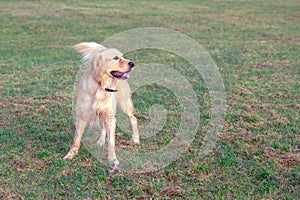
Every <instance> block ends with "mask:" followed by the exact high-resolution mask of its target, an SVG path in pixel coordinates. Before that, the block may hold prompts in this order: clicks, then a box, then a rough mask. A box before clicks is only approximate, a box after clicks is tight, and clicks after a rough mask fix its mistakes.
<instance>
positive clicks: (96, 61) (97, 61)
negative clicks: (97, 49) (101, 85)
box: [90, 53, 105, 81]
mask: <svg viewBox="0 0 300 200" xmlns="http://www.w3.org/2000/svg"><path fill="white" fill-rule="evenodd" d="M90 65H91V68H92V71H93V72H92V73H93V76H94V77H95V78H96V79H97V80H99V81H100V80H101V79H102V77H103V74H104V70H105V69H104V67H103V65H104V61H103V58H102V56H101V54H98V53H97V54H95V55H94V56H93V58H92V60H91V62H90Z"/></svg>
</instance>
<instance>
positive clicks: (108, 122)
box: [104, 114, 118, 162]
mask: <svg viewBox="0 0 300 200" xmlns="http://www.w3.org/2000/svg"><path fill="white" fill-rule="evenodd" d="M104 124H105V130H106V131H107V136H108V161H109V162H116V161H118V160H117V156H116V150H115V131H116V119H115V116H114V115H113V114H109V115H108V117H107V118H106V119H105V123H104Z"/></svg>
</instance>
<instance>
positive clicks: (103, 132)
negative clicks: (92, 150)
mask: <svg viewBox="0 0 300 200" xmlns="http://www.w3.org/2000/svg"><path fill="white" fill-rule="evenodd" d="M105 128H106V127H105V123H104V121H103V119H102V120H101V134H100V137H99V139H98V141H97V144H99V145H100V146H102V145H104V144H105V139H106V129H105Z"/></svg>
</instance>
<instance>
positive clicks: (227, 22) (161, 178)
mask: <svg viewBox="0 0 300 200" xmlns="http://www.w3.org/2000/svg"><path fill="white" fill-rule="evenodd" d="M0 10H1V11H0V73H1V76H0V144H1V147H0V163H1V164H0V173H1V177H0V198H1V199H89V198H91V199H150V198H152V199H173V198H177V199H180V198H182V199H199V198H200V199H202V198H203V199H263V198H265V199H299V198H300V192H299V191H300V172H299V171H300V170H299V169H300V161H299V157H300V125H299V124H300V119H299V116H300V93H299V91H300V53H299V52H300V1H299V0H286V1H279V0H268V1H256V0H255V1H246V0H240V1H239V0H228V1H218V0H210V1H208V0H204V1H196V0H190V1H187V0H186V1H171V0H169V1H168V0H164V1H156V0H154V1H128V2H126V1H120V0H116V1H79V0H74V1H64V2H63V1H14V0H12V1H4V0H1V1H0ZM140 27H165V28H169V29H174V30H177V31H179V32H181V33H185V34H187V35H188V36H190V37H191V38H193V39H195V40H196V41H197V42H199V43H200V44H201V45H203V47H204V48H205V49H206V50H207V51H208V53H209V54H210V55H211V56H212V58H213V59H214V61H215V63H216V65H217V66H218V68H219V71H220V73H221V75H222V77H223V81H224V85H225V89H226V95H227V103H226V104H227V114H226V117H225V124H224V128H223V130H222V132H221V133H220V134H219V136H218V141H217V144H216V147H215V148H214V149H213V151H211V152H210V154H208V155H207V156H206V157H204V158H201V159H200V158H199V157H198V152H199V150H201V146H202V145H203V134H204V132H205V130H206V128H207V126H208V125H209V119H210V113H209V112H210V105H211V103H210V98H209V95H208V91H207V89H206V86H205V83H204V82H203V80H202V79H201V77H199V76H195V75H194V74H195V73H191V71H190V70H191V69H189V68H188V65H187V64H186V63H185V62H184V60H182V59H180V58H178V57H176V56H175V57H174V56H172V55H170V54H168V53H166V52H161V51H158V50H149V51H140V52H139V51H137V52H131V53H130V54H129V56H130V57H131V58H133V59H134V60H135V62H136V65H137V67H138V65H139V63H143V62H152V61H155V62H157V63H162V64H166V65H169V66H171V67H172V68H174V69H176V70H177V71H179V72H180V73H181V74H183V75H184V76H185V77H186V79H187V80H189V81H190V84H192V86H193V88H194V90H195V92H196V94H197V98H198V102H199V107H200V111H199V112H200V114H201V117H200V122H199V125H200V126H199V130H198V132H197V135H196V137H195V140H194V141H193V143H192V145H191V147H190V148H189V149H188V151H187V152H185V153H184V154H183V155H182V156H181V158H180V159H179V160H177V161H176V162H173V163H172V164H171V165H169V166H167V167H165V168H163V169H161V170H159V171H156V172H148V173H142V174H130V173H115V174H113V175H110V174H109V173H108V166H107V165H103V164H99V162H98V160H97V159H95V158H94V157H93V156H92V155H91V154H90V153H89V151H88V150H87V149H86V148H85V147H84V146H83V147H82V148H81V149H80V152H79V155H78V156H77V157H76V158H74V159H73V160H72V161H63V160H62V157H63V156H64V154H65V153H66V152H67V151H68V149H69V147H70V145H71V142H72V139H73V133H74V130H75V128H74V120H73V117H72V115H71V114H72V94H73V85H74V83H75V79H76V74H77V71H78V69H79V66H80V57H79V56H78V55H77V54H76V53H75V52H74V51H73V50H72V49H71V48H70V46H72V45H74V44H77V43H79V42H82V41H96V42H101V41H103V40H105V39H106V38H109V37H110V36H112V35H114V34H116V33H119V32H122V31H126V30H130V29H134V28H140ZM132 79H134V77H132ZM133 101H134V104H135V107H136V114H137V117H138V121H139V123H140V124H141V125H143V124H146V123H148V121H149V113H148V110H149V108H150V107H151V105H153V104H157V103H159V104H162V105H163V106H164V108H165V109H167V110H168V113H169V114H168V117H167V122H166V124H165V126H164V128H163V129H162V130H161V131H160V132H159V133H158V134H157V135H155V137H153V138H151V139H149V140H142V141H141V145H140V147H135V148H139V151H152V150H155V149H158V148H160V147H163V146H164V145H166V144H167V143H168V141H169V140H170V138H172V135H173V132H174V131H175V130H176V129H177V128H178V124H177V122H178V119H179V118H180V110H179V108H178V106H177V105H176V103H174V102H176V97H174V95H172V93H170V92H168V91H167V90H165V89H164V88H163V87H160V86H157V85H148V86H145V87H142V88H141V89H139V90H137V91H136V92H135V93H134V94H133ZM117 137H118V141H119V142H118V144H119V145H120V146H122V145H123V146H124V148H129V150H130V149H131V147H130V145H129V147H128V145H127V143H126V141H128V140H129V139H130V136H129V135H127V134H119V135H117ZM133 150H134V149H133Z"/></svg>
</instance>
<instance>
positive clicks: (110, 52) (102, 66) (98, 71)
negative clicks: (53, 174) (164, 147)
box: [64, 42, 139, 165]
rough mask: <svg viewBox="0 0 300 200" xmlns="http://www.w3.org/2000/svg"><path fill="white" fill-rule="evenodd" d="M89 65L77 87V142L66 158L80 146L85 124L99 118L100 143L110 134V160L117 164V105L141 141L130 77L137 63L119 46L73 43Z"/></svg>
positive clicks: (71, 155)
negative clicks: (119, 48) (128, 58)
mask: <svg viewBox="0 0 300 200" xmlns="http://www.w3.org/2000/svg"><path fill="white" fill-rule="evenodd" d="M74 48H75V49H76V50H77V51H78V52H79V53H81V54H82V55H83V60H84V61H86V63H87V64H88V65H89V66H88V68H87V70H86V71H85V73H84V74H83V76H82V77H81V80H80V83H79V86H78V96H77V102H76V132H75V136H74V142H73V145H72V146H71V149H70V150H69V152H68V153H67V154H66V155H65V157H64V159H72V158H73V157H74V156H75V155H76V154H77V153H78V149H79V147H80V141H81V137H82V134H83V132H84V129H85V127H86V126H87V125H88V124H89V122H91V121H93V120H99V122H100V124H101V135H100V137H99V140H98V142H97V143H98V144H99V145H104V144H105V140H106V134H107V135H108V139H107V141H108V160H109V162H114V163H115V165H116V163H117V164H118V163H119V162H118V160H117V156H116V152H115V129H116V119H115V113H116V106H117V105H118V107H120V108H121V110H122V111H123V112H124V113H125V114H127V115H128V117H129V120H130V122H131V126H132V130H133V135H132V139H133V142H134V143H139V133H138V128H137V126H138V125H137V119H136V118H135V116H134V114H133V112H134V107H133V104H132V100H131V91H130V87H129V84H128V82H127V80H126V79H127V78H129V72H130V71H131V70H132V68H133V67H134V62H133V61H131V60H127V59H125V58H123V55H122V53H121V52H120V51H118V50H117V49H111V48H106V47H104V46H102V45H100V44H97V43H95V42H83V43H80V44H77V45H75V46H74Z"/></svg>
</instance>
